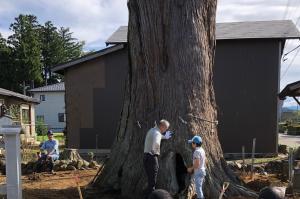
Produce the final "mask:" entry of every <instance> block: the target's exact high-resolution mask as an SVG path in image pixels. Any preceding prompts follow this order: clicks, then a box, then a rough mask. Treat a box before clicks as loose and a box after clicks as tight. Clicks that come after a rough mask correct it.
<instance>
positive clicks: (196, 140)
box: [188, 135, 202, 144]
mask: <svg viewBox="0 0 300 199" xmlns="http://www.w3.org/2000/svg"><path fill="white" fill-rule="evenodd" d="M193 142H194V143H196V144H201V143H202V138H201V137H200V136H198V135H195V136H194V137H193V138H192V139H191V140H189V141H188V143H189V144H191V143H193Z"/></svg>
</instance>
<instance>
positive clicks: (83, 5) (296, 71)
mask: <svg viewBox="0 0 300 199" xmlns="http://www.w3.org/2000/svg"><path fill="white" fill-rule="evenodd" d="M126 3H127V0H0V33H1V34H2V35H3V36H4V37H7V36H8V35H10V34H11V33H10V31H9V25H10V23H12V22H13V21H14V17H16V16H18V15H19V14H21V13H22V14H33V15H36V16H37V17H38V20H39V21H40V22H41V23H44V22H45V21H48V20H50V21H52V22H53V23H54V24H55V25H56V26H64V27H70V28H71V31H72V32H74V36H75V37H76V38H78V39H79V40H84V41H85V42H86V46H85V50H98V49H101V48H103V47H105V44H104V41H105V40H106V39H107V38H108V36H109V35H110V34H111V33H112V32H113V31H115V30H116V29H117V28H118V27H119V26H120V25H127V22H128V11H127V5H126ZM299 17H300V1H299V0H273V1H271V0H218V8H217V22H234V21H255V20H281V19H291V20H293V21H294V23H297V20H298V19H300V18H299ZM299 25H300V20H299V23H298V24H297V27H298V28H299V27H300V26H299ZM298 44H300V42H299V41H298V40H295V41H288V42H287V45H286V48H285V51H286V52H288V51H289V50H290V49H292V48H294V47H296V46H297V45H298ZM299 49H300V48H299ZM299 51H300V50H299ZM295 54H297V51H294V53H291V54H289V55H288V56H287V58H288V59H287V60H286V61H285V62H282V66H281V74H282V75H283V74H285V75H284V76H283V77H282V78H281V85H280V86H281V88H283V87H284V86H285V85H286V84H287V83H291V82H294V81H298V80H300V52H299V54H298V56H295ZM294 57H295V58H294ZM287 68H288V70H287ZM285 105H295V103H294V102H293V100H288V101H287V102H286V103H285Z"/></svg>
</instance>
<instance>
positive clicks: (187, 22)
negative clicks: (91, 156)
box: [95, 0, 254, 198]
mask: <svg viewBox="0 0 300 199" xmlns="http://www.w3.org/2000/svg"><path fill="white" fill-rule="evenodd" d="M216 4H217V1H216V0H164V1H159V0H151V1H146V0H145V1H141V0H129V2H128V8H129V26H128V41H129V61H130V69H129V76H128V81H127V85H126V94H125V100H124V106H123V111H122V113H121V120H120V124H119V127H118V130H117V137H116V140H115V142H114V145H113V148H112V153H111V158H110V160H109V162H108V163H107V165H106V166H105V168H104V171H103V172H102V173H101V175H100V176H98V178H97V180H96V182H95V186H96V187H98V189H100V190H104V189H105V188H114V189H118V190H121V193H122V195H123V196H127V197H129V198H142V192H143V190H144V189H146V186H147V178H146V174H145V171H144V169H143V147H144V139H145V136H146V132H147V131H148V129H149V128H151V127H153V126H154V123H155V121H157V122H158V121H159V120H160V119H161V118H165V119H167V120H168V121H170V123H171V130H173V131H174V132H175V135H174V137H173V138H172V139H171V140H168V141H162V145H161V156H160V158H159V159H160V161H159V163H160V169H159V173H158V184H157V187H158V188H163V189H166V190H168V191H169V192H171V193H172V194H177V195H178V196H179V198H191V197H192V196H193V195H194V193H195V192H194V186H193V183H192V181H191V176H189V175H188V174H187V173H186V167H187V166H191V165H192V150H191V146H190V145H189V144H187V140H188V139H190V138H191V137H192V136H193V135H196V134H197V135H200V136H201V137H202V138H203V147H204V149H205V151H206V154H207V158H208V162H207V177H206V179H205V183H204V192H205V196H206V197H207V198H218V195H219V193H220V190H221V187H222V184H223V182H225V181H227V182H230V183H231V185H230V187H229V189H228V190H227V192H226V193H227V195H248V196H250V195H252V193H251V192H248V191H247V190H245V189H243V188H241V187H239V186H238V185H237V184H236V183H238V180H236V177H235V175H233V173H231V172H230V170H229V169H228V168H227V165H226V162H225V160H224V158H223V153H222V149H221V146H220V143H219V140H218V135H217V128H216V124H214V123H211V122H209V121H215V120H216V119H217V112H216V103H215V95H214V90H213V82H212V75H213V74H212V68H213V61H214V52H215V43H216V42H215V14H216ZM200 118H202V119H205V120H207V121H204V120H202V119H200ZM252 196H254V195H252Z"/></svg>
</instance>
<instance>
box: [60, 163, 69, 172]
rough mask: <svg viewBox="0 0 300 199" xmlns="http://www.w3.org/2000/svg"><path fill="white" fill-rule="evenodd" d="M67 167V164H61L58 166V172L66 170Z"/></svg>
mask: <svg viewBox="0 0 300 199" xmlns="http://www.w3.org/2000/svg"><path fill="white" fill-rule="evenodd" d="M67 167H68V165H67V164H63V165H61V166H60V171H65V170H66V169H67Z"/></svg>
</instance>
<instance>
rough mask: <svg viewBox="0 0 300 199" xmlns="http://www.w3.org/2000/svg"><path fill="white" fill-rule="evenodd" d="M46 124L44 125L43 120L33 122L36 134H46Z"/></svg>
mask: <svg viewBox="0 0 300 199" xmlns="http://www.w3.org/2000/svg"><path fill="white" fill-rule="evenodd" d="M47 130H48V129H47V126H46V125H45V123H44V121H42V120H37V121H36V122H35V132H36V134H37V135H45V134H47Z"/></svg>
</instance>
